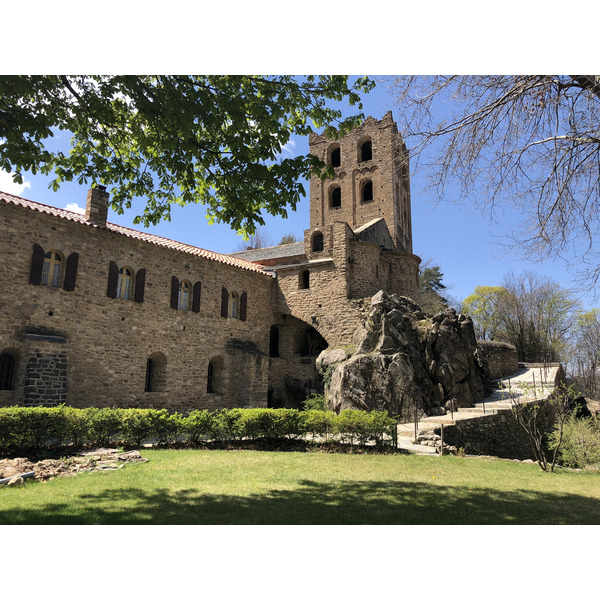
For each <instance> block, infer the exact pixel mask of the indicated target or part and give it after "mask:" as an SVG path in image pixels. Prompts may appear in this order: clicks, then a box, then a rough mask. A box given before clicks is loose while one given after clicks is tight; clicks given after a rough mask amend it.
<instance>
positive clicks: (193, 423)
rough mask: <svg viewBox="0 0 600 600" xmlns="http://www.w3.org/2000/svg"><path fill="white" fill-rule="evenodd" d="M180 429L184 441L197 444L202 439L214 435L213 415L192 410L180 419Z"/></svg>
mask: <svg viewBox="0 0 600 600" xmlns="http://www.w3.org/2000/svg"><path fill="white" fill-rule="evenodd" d="M182 429H183V431H184V432H185V436H186V439H187V440H188V441H189V442H191V443H193V444H197V443H198V442H199V441H200V440H201V439H202V438H206V437H208V438H210V437H211V436H212V435H213V434H214V429H215V422H214V418H213V415H212V414H211V413H209V412H208V411H207V410H193V411H192V412H191V413H190V414H189V415H188V416H187V417H184V418H183V419H182Z"/></svg>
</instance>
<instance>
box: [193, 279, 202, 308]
mask: <svg viewBox="0 0 600 600" xmlns="http://www.w3.org/2000/svg"><path fill="white" fill-rule="evenodd" d="M201 294H202V283H201V282H200V281H196V283H195V284H194V296H193V300H192V310H193V311H194V312H195V313H197V312H200V296H201Z"/></svg>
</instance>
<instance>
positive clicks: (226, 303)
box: [221, 287, 229, 319]
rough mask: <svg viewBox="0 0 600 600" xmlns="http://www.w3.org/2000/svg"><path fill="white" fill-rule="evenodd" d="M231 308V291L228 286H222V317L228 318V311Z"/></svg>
mask: <svg viewBox="0 0 600 600" xmlns="http://www.w3.org/2000/svg"><path fill="white" fill-rule="evenodd" d="M228 308H229V292H228V291H227V288H225V287H224V288H221V317H223V318H224V319H226V318H227V311H228Z"/></svg>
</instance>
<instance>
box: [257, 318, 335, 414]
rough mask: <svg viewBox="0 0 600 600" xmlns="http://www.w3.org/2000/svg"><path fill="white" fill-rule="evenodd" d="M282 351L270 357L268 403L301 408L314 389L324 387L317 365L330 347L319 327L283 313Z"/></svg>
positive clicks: (280, 325) (279, 324) (279, 320)
mask: <svg viewBox="0 0 600 600" xmlns="http://www.w3.org/2000/svg"><path fill="white" fill-rule="evenodd" d="M274 326H276V327H277V331H278V338H279V339H278V342H279V344H278V355H277V356H273V355H271V356H270V358H269V396H268V405H269V406H270V407H272V408H301V406H302V402H303V401H304V400H305V399H306V397H307V396H309V395H310V394H311V393H318V392H321V391H322V388H323V384H322V381H321V377H320V376H319V374H318V371H317V368H316V359H317V356H318V355H319V354H320V353H321V351H322V350H324V349H325V348H327V347H328V343H327V340H326V339H325V338H324V337H323V336H322V335H321V334H320V333H319V331H318V330H317V329H316V328H315V327H313V326H312V325H310V324H309V323H306V322H305V321H302V320H301V319H298V318H296V317H293V316H291V315H279V316H278V318H277V321H276V323H275V324H274Z"/></svg>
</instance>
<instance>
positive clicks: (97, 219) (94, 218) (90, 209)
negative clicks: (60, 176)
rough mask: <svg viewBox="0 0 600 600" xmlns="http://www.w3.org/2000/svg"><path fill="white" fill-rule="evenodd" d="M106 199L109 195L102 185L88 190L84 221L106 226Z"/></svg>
mask: <svg viewBox="0 0 600 600" xmlns="http://www.w3.org/2000/svg"><path fill="white" fill-rule="evenodd" d="M108 197H109V193H108V192H107V191H106V187H105V186H103V185H97V186H96V187H94V188H91V189H89V190H88V193H87V203H86V206H85V219H86V221H88V222H89V223H93V224H94V225H99V226H101V227H105V226H106V218H107V216H108Z"/></svg>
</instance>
